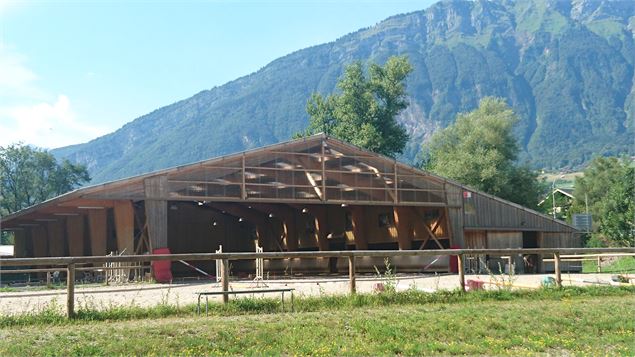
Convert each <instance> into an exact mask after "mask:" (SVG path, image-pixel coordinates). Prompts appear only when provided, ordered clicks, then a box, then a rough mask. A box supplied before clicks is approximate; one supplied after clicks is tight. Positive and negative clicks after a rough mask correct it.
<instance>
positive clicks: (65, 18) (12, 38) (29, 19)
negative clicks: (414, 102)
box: [0, 0, 433, 149]
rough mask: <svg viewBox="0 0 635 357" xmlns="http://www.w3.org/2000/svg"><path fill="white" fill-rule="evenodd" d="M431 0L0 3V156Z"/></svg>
mask: <svg viewBox="0 0 635 357" xmlns="http://www.w3.org/2000/svg"><path fill="white" fill-rule="evenodd" d="M431 3H433V1H432V0H401V1H400V0H396V1H372V0H341V1H336V0H330V1H329V0H325V1H316V0H296V1H292V0H286V1H285V0H278V1H265V0H261V1H254V0H252V1H229V0H225V1H223V0H217V1H138V0H137V1H99V0H84V1H80V0H66V1H37V0H30V1H29V0H26V1H17V0H0V146H5V145H9V144H12V143H17V142H22V143H25V144H30V145H34V146H38V147H42V148H49V149H50V148H56V147H61V146H66V145H72V144H78V143H83V142H87V141H89V140H91V139H94V138H96V137H98V136H101V135H104V134H107V133H109V132H112V131H114V130H116V129H118V128H120V127H121V126H123V125H124V124H125V123H127V122H130V121H132V120H133V119H135V118H137V117H139V116H141V115H144V114H147V113H149V112H151V111H153V110H155V109H157V108H160V107H162V106H165V105H169V104H171V103H174V102H176V101H178V100H181V99H185V98H188V97H190V96H192V95H194V94H196V93H198V92H200V91H202V90H206V89H210V88H213V87H214V86H219V85H222V84H224V83H226V82H228V81H231V80H233V79H236V78H238V77H241V76H244V75H247V74H249V73H252V72H255V71H257V70H258V69H260V68H262V67H263V66H265V65H266V64H267V63H269V62H271V61H272V60H274V59H276V58H278V57H280V56H284V55H286V54H288V53H291V52H293V51H296V50H299V49H302V48H305V47H308V46H312V45H317V44H320V43H325V42H330V41H333V40H336V39H337V38H339V37H341V36H343V35H345V34H347V33H350V32H353V31H355V30H358V29H360V28H363V27H368V26H372V25H374V24H376V23H377V22H379V21H381V20H383V19H385V18H387V17H389V16H392V15H396V14H400V13H406V12H411V11H417V10H422V9H425V8H427V7H428V6H429V5H430V4H431Z"/></svg>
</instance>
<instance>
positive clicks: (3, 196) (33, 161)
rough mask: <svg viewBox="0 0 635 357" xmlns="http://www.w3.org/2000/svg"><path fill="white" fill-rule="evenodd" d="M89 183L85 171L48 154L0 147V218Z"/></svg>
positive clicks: (83, 168)
mask: <svg viewBox="0 0 635 357" xmlns="http://www.w3.org/2000/svg"><path fill="white" fill-rule="evenodd" d="M88 181H90V176H89V175H88V172H87V171H86V168H85V167H84V166H82V165H75V164H72V163H70V162H69V161H68V160H62V162H61V163H59V162H58V161H57V160H56V159H55V157H53V155H51V154H50V153H49V152H48V151H45V150H40V149H36V148H33V147H31V146H28V145H22V144H14V145H9V146H6V147H0V215H5V214H9V213H13V212H17V211H19V210H21V209H23V208H26V207H29V206H32V205H34V204H36V203H40V202H43V201H46V200H47V199H49V198H52V197H55V196H58V195H61V194H63V193H65V192H68V191H71V190H72V189H74V188H75V187H77V186H79V185H81V184H83V183H86V182H88Z"/></svg>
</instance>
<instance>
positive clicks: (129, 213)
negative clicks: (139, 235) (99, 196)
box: [114, 201, 134, 255]
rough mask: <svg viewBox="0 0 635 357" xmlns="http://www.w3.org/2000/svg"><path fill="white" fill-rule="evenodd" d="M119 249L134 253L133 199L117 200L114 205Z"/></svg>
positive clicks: (124, 252) (125, 252) (127, 253)
mask: <svg viewBox="0 0 635 357" xmlns="http://www.w3.org/2000/svg"><path fill="white" fill-rule="evenodd" d="M114 213H115V231H116V234H117V250H118V251H119V254H121V253H122V252H123V254H126V255H130V254H134V207H133V206H132V201H116V202H115V207H114Z"/></svg>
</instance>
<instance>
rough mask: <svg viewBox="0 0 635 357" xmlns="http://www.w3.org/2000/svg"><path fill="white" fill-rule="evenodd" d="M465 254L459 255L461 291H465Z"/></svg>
mask: <svg viewBox="0 0 635 357" xmlns="http://www.w3.org/2000/svg"><path fill="white" fill-rule="evenodd" d="M463 258H464V257H463V254H459V255H457V262H458V270H459V284H460V285H461V291H465V267H464V264H463Z"/></svg>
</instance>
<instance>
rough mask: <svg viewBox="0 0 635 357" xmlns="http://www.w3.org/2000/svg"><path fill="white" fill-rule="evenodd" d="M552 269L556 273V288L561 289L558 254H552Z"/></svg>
mask: <svg viewBox="0 0 635 357" xmlns="http://www.w3.org/2000/svg"><path fill="white" fill-rule="evenodd" d="M553 269H554V272H555V273H556V286H558V287H559V288H561V287H562V276H561V274H560V253H559V252H556V253H553Z"/></svg>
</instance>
